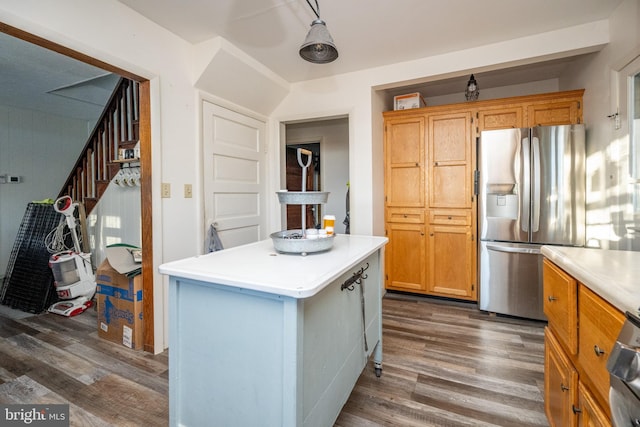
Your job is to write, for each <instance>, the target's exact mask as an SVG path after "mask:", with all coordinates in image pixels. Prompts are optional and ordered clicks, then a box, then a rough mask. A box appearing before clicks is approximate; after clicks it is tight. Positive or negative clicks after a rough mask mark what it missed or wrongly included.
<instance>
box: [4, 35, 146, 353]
mask: <svg viewBox="0 0 640 427" xmlns="http://www.w3.org/2000/svg"><path fill="white" fill-rule="evenodd" d="M0 32H1V33H4V34H7V35H9V36H11V37H15V38H16V39H19V40H23V41H26V42H29V43H31V44H33V45H36V46H40V47H42V48H44V49H47V50H49V51H53V52H56V53H58V54H60V55H62V56H65V57H68V58H71V59H73V60H76V61H80V62H83V63H85V64H89V65H91V66H94V67H97V68H100V69H102V70H104V71H105V72H110V73H115V74H117V75H119V76H122V77H125V78H128V79H130V80H134V81H137V82H139V83H140V87H139V108H140V113H139V117H140V120H139V141H140V172H141V174H140V193H141V200H140V204H141V224H142V225H141V242H142V249H143V258H142V272H143V274H142V287H143V293H144V295H145V303H144V305H143V317H144V319H148V321H146V322H145V327H144V338H143V341H144V350H145V351H147V352H151V353H154V350H155V349H154V334H155V333H154V327H155V324H154V321H153V319H155V315H154V306H153V303H152V301H153V300H154V298H153V291H154V283H153V275H154V269H153V261H152V260H153V237H152V233H151V227H152V209H151V207H152V198H151V193H152V192H151V188H152V183H151V166H152V165H151V122H150V121H151V111H150V107H151V102H150V99H151V94H150V82H149V80H146V79H144V78H143V77H140V76H138V75H136V74H133V73H130V72H129V71H126V70H124V69H122V68H119V67H115V66H113V65H111V64H108V63H106V62H103V61H100V60H98V59H95V58H92V57H90V56H88V55H85V54H83V53H80V52H77V51H74V50H72V49H70V48H67V47H65V46H62V45H59V44H57V43H54V42H51V41H49V40H46V39H44V38H41V37H38V36H36V35H33V34H30V33H28V32H26V31H23V30H21V29H19V28H15V27H12V26H10V25H7V24H4V23H2V22H0Z"/></svg>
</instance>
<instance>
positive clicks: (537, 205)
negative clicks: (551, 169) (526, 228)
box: [531, 136, 540, 233]
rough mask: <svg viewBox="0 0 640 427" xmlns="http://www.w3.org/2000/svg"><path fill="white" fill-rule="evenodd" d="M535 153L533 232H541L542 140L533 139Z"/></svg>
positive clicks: (532, 201)
mask: <svg viewBox="0 0 640 427" xmlns="http://www.w3.org/2000/svg"><path fill="white" fill-rule="evenodd" d="M531 148H532V151H533V171H532V172H533V174H532V177H533V178H532V179H533V185H532V191H533V194H532V197H531V232H532V233H535V232H537V231H539V230H540V139H538V137H536V136H534V137H533V138H532V147H531Z"/></svg>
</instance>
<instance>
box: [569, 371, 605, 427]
mask: <svg viewBox="0 0 640 427" xmlns="http://www.w3.org/2000/svg"><path fill="white" fill-rule="evenodd" d="M578 408H579V409H577V411H578V412H577V414H578V425H579V426H583V427H610V426H611V422H610V421H609V418H608V417H607V414H605V413H604V411H603V410H602V409H600V406H598V403H597V402H596V400H595V398H594V397H593V395H592V394H591V393H590V392H589V389H588V388H587V387H586V386H585V385H584V384H583V383H582V382H580V383H579V385H578Z"/></svg>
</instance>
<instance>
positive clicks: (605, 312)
mask: <svg viewBox="0 0 640 427" xmlns="http://www.w3.org/2000/svg"><path fill="white" fill-rule="evenodd" d="M579 289H580V290H579V294H578V313H579V325H580V331H579V336H578V342H579V348H578V361H579V364H580V366H581V367H582V370H583V372H585V373H586V374H587V375H588V377H589V378H590V381H591V383H592V386H593V387H592V390H594V391H595V392H596V393H598V394H599V396H596V397H597V398H600V399H601V401H602V402H603V403H606V405H603V406H605V407H609V399H608V396H609V372H608V371H607V367H606V363H607V358H608V357H609V354H610V352H611V349H612V348H613V344H614V343H615V341H616V337H617V336H618V333H619V332H620V329H621V328H622V324H623V323H624V315H623V314H622V313H621V312H620V311H618V310H617V309H616V308H615V307H613V306H612V305H611V304H609V303H608V302H606V301H605V300H603V299H602V298H600V297H599V296H598V295H596V294H595V293H594V292H593V291H591V290H590V289H589V288H587V287H586V286H584V285H583V284H580V288H579Z"/></svg>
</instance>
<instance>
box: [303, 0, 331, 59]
mask: <svg viewBox="0 0 640 427" xmlns="http://www.w3.org/2000/svg"><path fill="white" fill-rule="evenodd" d="M315 2H316V7H315V8H314V7H313V5H312V4H311V2H310V1H309V0H307V4H308V5H309V7H310V8H311V10H313V13H314V14H315V15H316V17H317V19H315V20H314V21H313V22H312V23H311V29H310V30H309V32H308V33H307V37H306V38H305V39H304V43H302V46H300V56H301V57H302V58H303V59H305V60H307V61H309V62H313V63H314V64H326V63H329V62H332V61H335V60H336V58H337V57H338V49H336V45H335V44H333V38H331V34H329V30H328V29H327V24H326V23H325V22H324V21H323V20H322V19H320V7H319V6H318V0H315Z"/></svg>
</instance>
